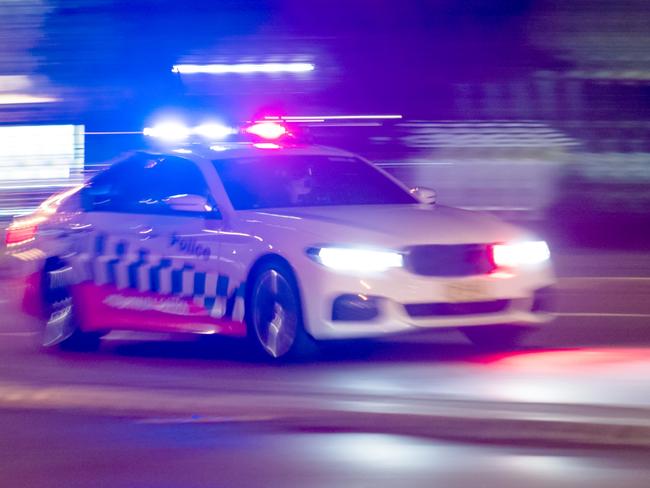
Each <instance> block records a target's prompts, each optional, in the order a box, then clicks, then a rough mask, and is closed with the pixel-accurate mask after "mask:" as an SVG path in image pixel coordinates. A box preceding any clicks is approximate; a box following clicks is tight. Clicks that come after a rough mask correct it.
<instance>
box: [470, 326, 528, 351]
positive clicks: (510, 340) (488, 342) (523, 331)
mask: <svg viewBox="0 0 650 488" xmlns="http://www.w3.org/2000/svg"><path fill="white" fill-rule="evenodd" d="M531 331H532V329H531V328H530V327H526V326H519V325H491V326H475V327H465V328H463V329H462V332H463V334H465V337H467V338H468V339H469V340H470V342H472V344H474V345H476V346H478V347H480V348H482V349H488V350H502V349H512V348H514V347H516V346H518V345H520V344H521V342H522V340H523V339H524V337H525V336H526V335H527V334H529V333H530V332H531Z"/></svg>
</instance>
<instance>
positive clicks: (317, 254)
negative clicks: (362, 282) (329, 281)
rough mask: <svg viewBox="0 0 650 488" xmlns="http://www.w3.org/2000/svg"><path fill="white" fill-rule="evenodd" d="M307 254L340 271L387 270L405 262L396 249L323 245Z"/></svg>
mask: <svg viewBox="0 0 650 488" xmlns="http://www.w3.org/2000/svg"><path fill="white" fill-rule="evenodd" d="M307 254H308V255H309V256H310V257H311V258H312V259H314V260H315V261H317V262H319V263H321V264H322V265H323V266H326V267H328V268H332V269H336V270H339V271H385V270H387V269H388V268H399V267H401V266H402V264H403V259H402V255H401V254H399V253H397V252H394V251H383V250H374V249H356V248H346V247H322V248H318V249H310V250H309V251H308V252H307Z"/></svg>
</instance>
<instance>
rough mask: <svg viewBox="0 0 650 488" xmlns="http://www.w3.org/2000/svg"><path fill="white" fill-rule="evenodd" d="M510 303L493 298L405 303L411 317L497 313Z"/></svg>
mask: <svg viewBox="0 0 650 488" xmlns="http://www.w3.org/2000/svg"><path fill="white" fill-rule="evenodd" d="M509 305H510V300H491V301H486V302H464V303H411V304H408V305H404V308H405V309H406V313H408V314H409V315H410V316H411V317H435V316H450V315H480V314H486V313H497V312H503V311H504V310H505V309H506V308H508V306H509Z"/></svg>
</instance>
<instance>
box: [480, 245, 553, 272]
mask: <svg viewBox="0 0 650 488" xmlns="http://www.w3.org/2000/svg"><path fill="white" fill-rule="evenodd" d="M550 257H551V251H550V250H549V248H548V244H546V242H545V241H528V242H515V243H510V244H495V245H494V246H492V259H493V260H494V264H495V265H497V266H498V267H504V268H516V267H517V266H532V265H536V264H541V263H543V262H544V261H547V260H548V259H549V258H550Z"/></svg>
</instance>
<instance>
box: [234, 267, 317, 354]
mask: <svg viewBox="0 0 650 488" xmlns="http://www.w3.org/2000/svg"><path fill="white" fill-rule="evenodd" d="M252 280H253V285H252V287H251V291H250V294H249V296H248V297H247V300H246V325H247V328H248V337H249V340H250V342H251V343H252V345H253V348H254V349H255V350H256V351H257V352H258V353H261V354H262V355H263V356H264V357H265V358H270V359H273V360H286V359H298V358H308V357H312V356H313V355H314V354H315V352H316V350H317V349H316V345H315V342H314V340H313V339H312V338H311V337H310V336H309V335H308V334H307V332H306V331H305V327H304V322H303V315H302V305H301V301H300V293H299V291H298V285H297V283H296V279H295V277H294V275H293V273H292V272H291V270H290V269H289V268H288V267H287V266H286V265H284V264H282V263H279V262H274V263H267V264H264V265H262V266H261V267H260V268H259V269H257V270H256V271H255V273H254V275H253V277H252Z"/></svg>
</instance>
